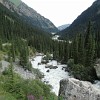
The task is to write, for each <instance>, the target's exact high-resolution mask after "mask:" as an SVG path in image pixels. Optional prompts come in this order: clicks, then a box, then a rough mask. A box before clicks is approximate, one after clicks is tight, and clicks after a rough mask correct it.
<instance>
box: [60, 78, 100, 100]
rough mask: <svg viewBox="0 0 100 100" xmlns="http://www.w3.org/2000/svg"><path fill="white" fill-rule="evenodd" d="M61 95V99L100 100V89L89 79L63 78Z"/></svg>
mask: <svg viewBox="0 0 100 100" xmlns="http://www.w3.org/2000/svg"><path fill="white" fill-rule="evenodd" d="M60 97H61V98H62V99H61V100H100V90H99V89H97V88H96V87H94V86H93V85H92V84H91V83H90V82H87V81H79V80H77V79H74V78H69V79H63V80H61V81H60V90H59V98H60Z"/></svg>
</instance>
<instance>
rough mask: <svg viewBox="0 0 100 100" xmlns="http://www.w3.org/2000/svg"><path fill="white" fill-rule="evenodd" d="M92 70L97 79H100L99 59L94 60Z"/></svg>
mask: <svg viewBox="0 0 100 100" xmlns="http://www.w3.org/2000/svg"><path fill="white" fill-rule="evenodd" d="M94 68H95V70H96V74H97V76H98V78H99V79H100V59H97V60H96V62H95V66H94Z"/></svg>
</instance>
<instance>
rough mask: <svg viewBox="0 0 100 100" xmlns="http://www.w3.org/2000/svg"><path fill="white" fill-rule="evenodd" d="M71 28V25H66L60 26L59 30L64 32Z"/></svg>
mask: <svg viewBox="0 0 100 100" xmlns="http://www.w3.org/2000/svg"><path fill="white" fill-rule="evenodd" d="M69 26H70V24H65V25H61V26H58V30H60V31H62V30H64V29H65V28H67V27H69Z"/></svg>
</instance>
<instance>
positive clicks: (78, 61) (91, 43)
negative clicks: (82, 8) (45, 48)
mask: <svg viewBox="0 0 100 100" xmlns="http://www.w3.org/2000/svg"><path fill="white" fill-rule="evenodd" d="M70 45H71V46H70V47H71V49H70V50H71V51H70V52H71V56H70V57H69V58H70V59H69V60H68V68H69V71H70V73H71V74H72V75H74V77H75V78H78V79H81V80H88V81H92V82H93V80H95V79H97V76H96V72H95V69H94V63H95V60H96V59H97V58H100V34H99V32H96V33H94V32H93V30H92V24H91V22H89V24H88V26H87V30H86V34H77V36H76V37H75V38H74V39H73V40H72V43H71V44H70Z"/></svg>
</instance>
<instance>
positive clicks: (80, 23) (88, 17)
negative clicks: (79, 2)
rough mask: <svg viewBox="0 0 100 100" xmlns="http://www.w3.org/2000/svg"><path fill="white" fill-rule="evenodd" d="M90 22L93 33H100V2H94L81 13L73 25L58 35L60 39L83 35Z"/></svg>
mask: <svg viewBox="0 0 100 100" xmlns="http://www.w3.org/2000/svg"><path fill="white" fill-rule="evenodd" d="M89 21H91V23H92V25H93V31H94V33H96V32H98V31H100V0H96V1H95V2H94V3H93V4H92V6H90V7H89V8H88V9H86V10H85V11H83V12H82V13H81V14H80V15H79V16H78V17H77V18H76V19H75V20H74V21H73V23H72V24H71V25H70V26H69V27H68V28H66V29H64V30H62V31H61V32H60V34H62V37H64V36H69V37H74V36H75V35H76V34H77V33H81V34H85V33H86V29H87V24H88V22H89Z"/></svg>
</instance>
